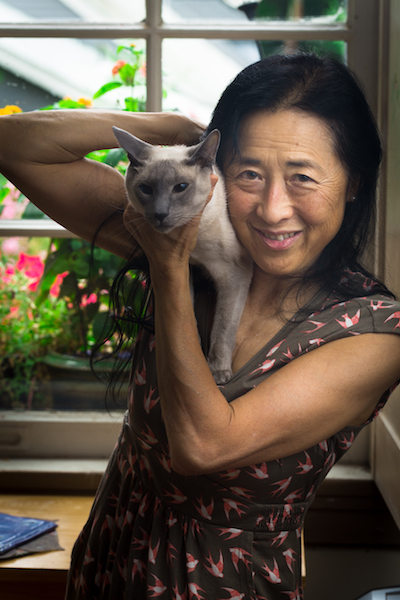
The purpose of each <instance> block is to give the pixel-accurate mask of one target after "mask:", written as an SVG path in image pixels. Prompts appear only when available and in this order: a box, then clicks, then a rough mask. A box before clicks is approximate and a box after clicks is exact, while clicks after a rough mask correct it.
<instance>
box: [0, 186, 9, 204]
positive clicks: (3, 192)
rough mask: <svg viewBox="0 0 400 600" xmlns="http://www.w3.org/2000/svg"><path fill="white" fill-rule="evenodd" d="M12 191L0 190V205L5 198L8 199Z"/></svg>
mask: <svg viewBox="0 0 400 600" xmlns="http://www.w3.org/2000/svg"><path fill="white" fill-rule="evenodd" d="M9 193H10V190H9V189H8V188H3V189H2V190H0V204H1V203H2V202H3V200H4V198H7V196H8V194H9Z"/></svg>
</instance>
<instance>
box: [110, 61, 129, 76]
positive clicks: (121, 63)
mask: <svg viewBox="0 0 400 600" xmlns="http://www.w3.org/2000/svg"><path fill="white" fill-rule="evenodd" d="M124 65H126V60H117V62H116V63H115V65H114V66H113V70H112V74H113V75H117V74H118V73H119V72H120V70H121V69H122V67H123V66H124Z"/></svg>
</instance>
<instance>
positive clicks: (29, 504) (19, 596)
mask: <svg viewBox="0 0 400 600" xmlns="http://www.w3.org/2000/svg"><path fill="white" fill-rule="evenodd" d="M92 503H93V496H62V495H59V496H57V495H46V496H39V495H26V494H2V495H0V512H5V513H9V514H12V515H16V516H21V517H33V518H38V519H48V520H50V521H56V522H57V523H58V527H57V532H58V539H59V543H60V546H61V547H62V548H64V550H62V551H61V550H57V551H52V552H43V553H38V554H30V555H27V556H22V557H20V558H15V559H11V560H0V598H1V600H62V599H63V598H64V592H65V584H66V581H67V572H68V568H69V562H70V556H71V550H72V547H73V545H74V542H75V540H76V538H77V536H78V534H79V532H80V530H81V528H82V526H83V525H84V523H85V521H86V519H87V517H88V515H89V511H90V508H91V505H92Z"/></svg>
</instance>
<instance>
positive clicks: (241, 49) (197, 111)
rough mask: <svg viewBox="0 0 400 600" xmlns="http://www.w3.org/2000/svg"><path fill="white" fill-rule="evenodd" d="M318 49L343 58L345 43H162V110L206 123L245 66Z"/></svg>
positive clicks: (193, 40)
mask: <svg viewBox="0 0 400 600" xmlns="http://www.w3.org/2000/svg"><path fill="white" fill-rule="evenodd" d="M299 47H301V48H303V49H305V50H312V49H318V50H322V51H327V52H330V53H335V54H336V55H337V56H339V57H340V58H342V59H345V57H346V48H347V45H346V43H345V42H340V41H339V42H326V41H309V42H291V41H285V42H284V41H234V40H195V39H191V40H189V39H186V40H168V39H167V40H164V42H163V74H164V79H163V86H164V92H165V98H164V100H163V108H164V110H174V109H178V110H180V111H181V112H183V113H184V114H186V115H188V116H190V117H192V118H194V119H197V120H199V121H201V122H203V123H208V121H209V119H210V116H211V114H212V111H213V109H214V107H215V105H216V103H217V101H218V99H219V97H220V96H221V93H222V92H223V90H224V89H225V87H226V86H227V85H228V83H229V82H230V81H232V79H233V78H234V77H235V76H236V75H237V74H238V73H239V71H240V70H241V69H243V68H244V67H246V66H247V65H249V64H251V63H253V62H255V61H257V60H259V59H260V57H261V58H263V57H265V56H268V55H270V54H276V53H280V52H290V51H294V50H295V49H296V48H299Z"/></svg>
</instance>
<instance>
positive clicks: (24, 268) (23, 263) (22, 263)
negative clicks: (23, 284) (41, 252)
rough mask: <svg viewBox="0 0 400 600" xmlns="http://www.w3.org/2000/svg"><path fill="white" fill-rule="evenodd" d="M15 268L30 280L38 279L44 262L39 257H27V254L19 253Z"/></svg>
mask: <svg viewBox="0 0 400 600" xmlns="http://www.w3.org/2000/svg"><path fill="white" fill-rule="evenodd" d="M15 268H16V269H17V271H20V272H21V273H24V274H25V275H26V277H29V278H30V279H33V278H35V279H40V278H41V276H42V275H43V271H44V262H43V261H42V259H41V258H40V256H29V254H25V252H21V253H20V255H19V257H18V261H17V264H16V265H15Z"/></svg>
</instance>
